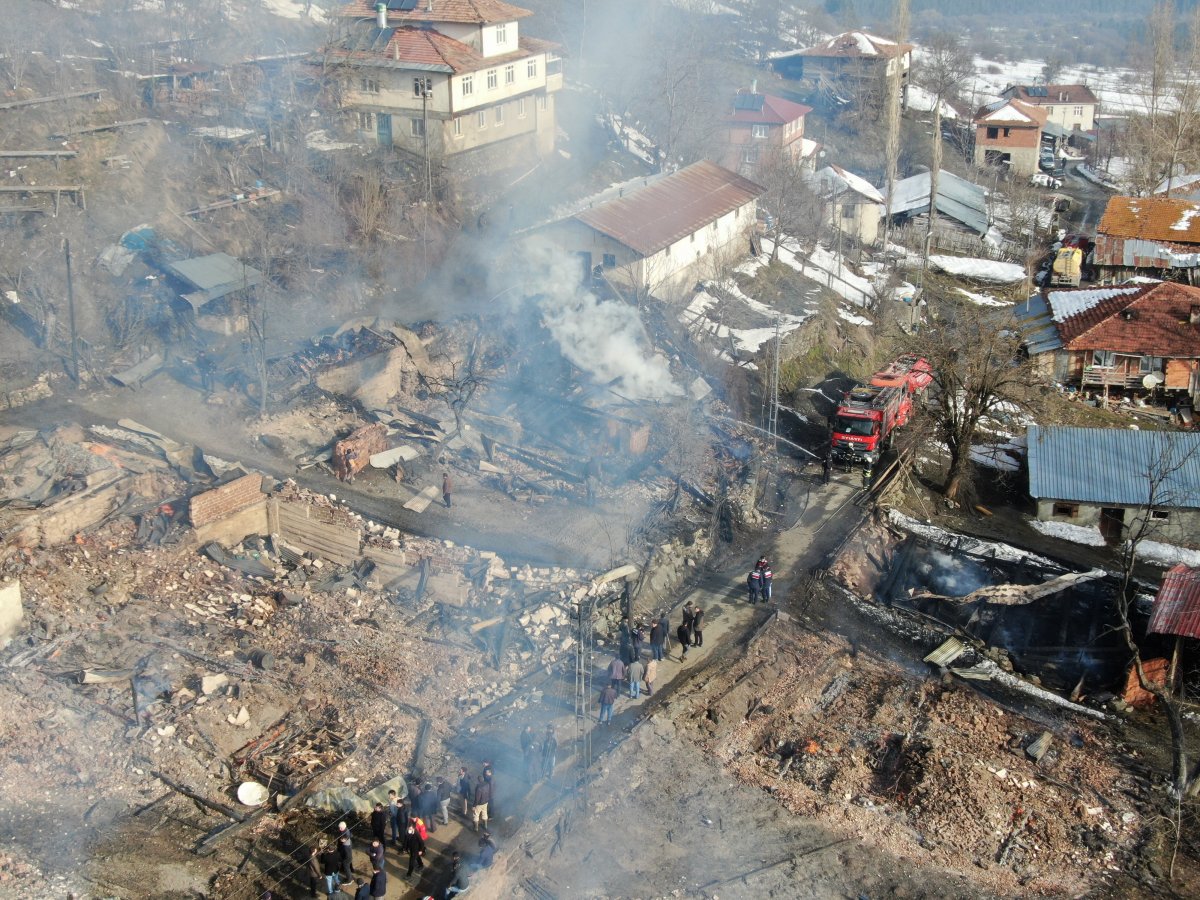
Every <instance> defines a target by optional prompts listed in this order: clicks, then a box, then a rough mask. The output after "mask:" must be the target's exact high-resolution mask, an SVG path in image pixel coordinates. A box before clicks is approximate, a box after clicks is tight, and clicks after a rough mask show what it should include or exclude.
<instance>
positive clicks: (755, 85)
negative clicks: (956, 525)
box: [750, 78, 758, 94]
mask: <svg viewBox="0 0 1200 900" xmlns="http://www.w3.org/2000/svg"><path fill="white" fill-rule="evenodd" d="M750 93H752V94H757V93H758V79H757V78H755V79H754V80H753V81H751V82H750Z"/></svg>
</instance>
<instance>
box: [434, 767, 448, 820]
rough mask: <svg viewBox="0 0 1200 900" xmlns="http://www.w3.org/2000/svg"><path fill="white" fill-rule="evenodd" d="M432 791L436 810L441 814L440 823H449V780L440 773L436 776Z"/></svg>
mask: <svg viewBox="0 0 1200 900" xmlns="http://www.w3.org/2000/svg"><path fill="white" fill-rule="evenodd" d="M434 793H435V794H436V795H437V802H438V812H439V813H440V814H441V816H442V824H443V825H449V824H450V793H451V790H450V782H448V781H447V780H446V779H445V778H443V777H442V776H441V775H439V776H438V777H437V785H436V786H435V787H434Z"/></svg>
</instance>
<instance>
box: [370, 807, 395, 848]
mask: <svg viewBox="0 0 1200 900" xmlns="http://www.w3.org/2000/svg"><path fill="white" fill-rule="evenodd" d="M389 818H390V816H389V814H388V811H387V810H386V809H384V807H383V804H382V803H376V804H375V809H374V810H373V811H372V812H371V837H373V838H374V839H375V840H377V841H379V843H381V844H382V843H383V842H384V841H386V840H387V828H388V819H389Z"/></svg>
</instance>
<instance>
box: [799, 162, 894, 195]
mask: <svg viewBox="0 0 1200 900" xmlns="http://www.w3.org/2000/svg"><path fill="white" fill-rule="evenodd" d="M816 178H817V179H818V180H819V182H820V183H821V186H822V187H823V188H826V189H827V190H828V192H829V193H830V195H837V194H841V193H844V192H845V191H853V192H854V193H856V194H861V195H862V196H863V197H866V198H867V199H868V200H870V201H871V202H872V203H879V204H882V203H883V194H881V193H879V190H878V188H876V187H874V186H873V185H872V184H871V183H870V182H869V181H867V180H866V179H865V178H862V177H860V176H858V175H855V174H854V173H853V172H848V171H846V170H845V169H843V168H842V167H841V166H833V165H830V166H826V167H825V168H824V169H822V170H821V171H819V172H818V173H817V174H816Z"/></svg>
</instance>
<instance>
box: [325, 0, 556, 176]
mask: <svg viewBox="0 0 1200 900" xmlns="http://www.w3.org/2000/svg"><path fill="white" fill-rule="evenodd" d="M339 15H340V16H341V17H342V18H343V19H344V20H345V21H346V22H347V23H348V27H347V28H346V33H345V34H344V35H343V37H342V38H341V39H340V40H338V41H337V42H336V43H335V44H334V45H333V46H331V47H330V48H329V50H328V52H327V54H326V62H327V64H328V65H329V66H331V67H333V68H334V69H335V70H336V71H338V72H339V73H340V74H341V75H342V87H343V90H342V106H343V108H344V109H345V110H347V111H349V112H350V113H351V114H353V116H354V121H355V125H356V127H357V129H358V131H359V133H360V134H361V135H362V136H363V137H364V139H368V140H374V141H376V142H378V143H379V144H380V145H384V146H392V147H396V148H398V149H400V150H403V151H406V152H408V153H410V154H412V155H414V156H416V157H418V158H429V159H431V160H434V161H437V162H438V164H445V165H448V166H452V167H463V166H474V167H475V168H476V169H477V170H478V171H489V170H495V169H502V168H506V167H508V166H510V165H516V164H519V163H521V162H524V161H528V160H530V159H534V158H538V157H542V156H545V155H547V154H549V153H552V152H553V151H554V138H555V119H554V94H555V93H556V92H557V91H558V90H559V89H560V88H561V87H562V60H561V57H560V56H559V55H558V54H557V53H556V52H555V50H556V45H554V44H551V43H550V42H548V41H542V40H538V39H536V38H529V37H523V36H521V34H520V31H519V21H520V20H521V19H523V18H526V17H528V16H530V15H532V13H530V11H529V10H527V9H521V8H520V7H517V6H512V5H510V4H508V3H504V2H502V0H385V2H382V3H379V4H377V5H371V4H370V2H369V0H356V2H354V3H351V4H349V5H348V6H345V7H343V8H342V9H341V10H340V11H339Z"/></svg>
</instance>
